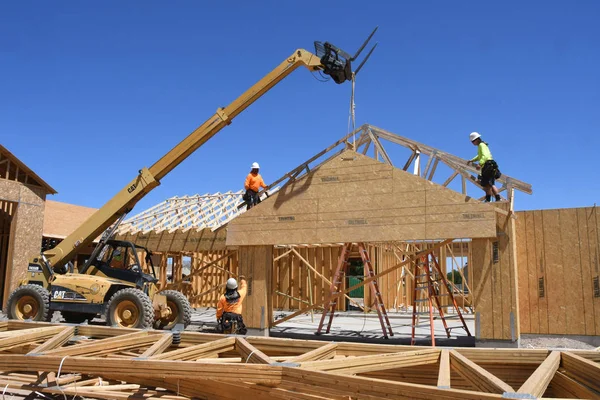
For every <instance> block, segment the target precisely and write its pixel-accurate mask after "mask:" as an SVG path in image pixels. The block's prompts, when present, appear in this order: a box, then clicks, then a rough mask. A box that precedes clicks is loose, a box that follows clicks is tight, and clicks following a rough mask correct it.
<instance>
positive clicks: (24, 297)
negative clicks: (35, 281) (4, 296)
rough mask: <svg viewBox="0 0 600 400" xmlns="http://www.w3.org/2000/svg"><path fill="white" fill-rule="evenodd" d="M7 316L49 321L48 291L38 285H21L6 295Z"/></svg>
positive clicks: (50, 314) (23, 319)
mask: <svg viewBox="0 0 600 400" xmlns="http://www.w3.org/2000/svg"><path fill="white" fill-rule="evenodd" d="M7 304H8V307H7V311H8V318H10V319H20V320H22V321H25V320H27V319H31V320H33V321H50V318H51V316H52V313H51V312H50V293H49V292H48V291H47V290H46V289H44V288H43V287H41V286H38V285H23V286H19V287H18V288H16V289H15V291H14V292H12V293H11V295H10V296H9V297H8V303H7Z"/></svg>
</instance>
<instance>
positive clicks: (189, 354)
mask: <svg viewBox="0 0 600 400" xmlns="http://www.w3.org/2000/svg"><path fill="white" fill-rule="evenodd" d="M234 349H235V338H233V337H225V338H223V339H219V340H215V341H212V342H208V343H202V344H197V345H194V346H190V347H184V348H181V349H177V350H172V351H168V352H165V353H161V354H156V355H153V356H151V357H150V359H152V360H179V361H189V360H197V359H200V358H203V357H208V356H210V355H213V354H215V353H217V354H218V353H223V352H226V351H231V350H234Z"/></svg>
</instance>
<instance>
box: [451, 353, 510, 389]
mask: <svg viewBox="0 0 600 400" xmlns="http://www.w3.org/2000/svg"><path fill="white" fill-rule="evenodd" d="M450 365H451V367H452V368H454V369H455V370H456V371H457V372H458V373H459V374H460V376H462V377H463V378H464V379H465V380H466V381H468V382H469V383H470V384H472V385H473V387H475V388H477V389H478V390H480V391H482V392H486V393H504V392H514V391H515V390H514V389H513V388H512V387H510V385H508V384H507V383H506V382H504V381H502V380H501V379H499V378H498V377H496V376H495V375H493V374H491V373H490V372H488V371H486V370H485V369H483V368H481V367H480V366H479V365H477V364H475V363H474V362H473V361H471V360H469V359H468V358H467V357H465V356H463V355H462V354H460V353H458V352H456V351H455V350H450Z"/></svg>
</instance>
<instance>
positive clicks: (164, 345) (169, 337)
mask: <svg viewBox="0 0 600 400" xmlns="http://www.w3.org/2000/svg"><path fill="white" fill-rule="evenodd" d="M172 344H173V334H172V333H164V334H163V335H162V337H161V338H160V339H158V340H157V341H156V343H154V344H153V345H152V346H150V347H149V348H148V349H147V350H146V351H144V352H143V353H142V355H141V356H140V358H146V357H152V356H154V355H157V354H161V353H162V352H164V351H165V350H166V349H168V348H169V347H170V346H171V345H172Z"/></svg>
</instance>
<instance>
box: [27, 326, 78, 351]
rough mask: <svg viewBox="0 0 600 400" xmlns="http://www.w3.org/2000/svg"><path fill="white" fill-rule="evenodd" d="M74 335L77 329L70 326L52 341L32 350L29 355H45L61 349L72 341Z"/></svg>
mask: <svg viewBox="0 0 600 400" xmlns="http://www.w3.org/2000/svg"><path fill="white" fill-rule="evenodd" d="M74 333H75V327H73V326H68V327H66V328H64V329H63V330H62V332H60V333H58V334H57V335H56V336H54V337H53V338H52V339H50V340H48V341H46V342H44V343H42V344H41V345H39V346H38V347H36V348H35V349H33V350H31V351H30V352H29V353H27V354H29V355H32V354H38V353H43V352H44V351H47V350H52V349H55V348H57V347H61V346H62V345H63V344H65V343H67V342H68V341H69V339H71V338H72V337H73V335H74Z"/></svg>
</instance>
